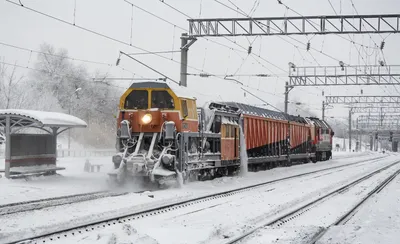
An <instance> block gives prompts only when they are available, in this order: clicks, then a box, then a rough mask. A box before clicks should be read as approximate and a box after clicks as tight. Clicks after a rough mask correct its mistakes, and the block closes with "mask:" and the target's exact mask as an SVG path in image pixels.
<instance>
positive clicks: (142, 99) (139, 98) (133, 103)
mask: <svg viewBox="0 0 400 244" xmlns="http://www.w3.org/2000/svg"><path fill="white" fill-rule="evenodd" d="M148 97H149V94H148V92H147V91H144V90H134V91H132V92H131V93H130V94H129V95H128V96H127V97H126V99H125V105H124V108H125V109H147V108H148V107H149V100H148Z"/></svg>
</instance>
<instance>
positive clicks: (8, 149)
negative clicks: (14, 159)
mask: <svg viewBox="0 0 400 244" xmlns="http://www.w3.org/2000/svg"><path fill="white" fill-rule="evenodd" d="M5 133H6V155H5V156H6V157H5V168H4V170H5V172H4V173H5V176H6V178H10V168H11V165H10V162H11V118H10V116H7V117H6V128H5Z"/></svg>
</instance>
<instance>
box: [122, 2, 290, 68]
mask: <svg viewBox="0 0 400 244" xmlns="http://www.w3.org/2000/svg"><path fill="white" fill-rule="evenodd" d="M124 1H126V0H124ZM160 1H161V0H160ZM161 2H163V3H164V4H166V3H165V1H161ZM166 6H168V7H170V8H171V9H173V10H175V11H177V12H178V13H180V14H182V15H184V16H185V17H187V18H189V19H192V17H190V16H189V15H188V14H186V13H183V12H182V11H180V10H178V9H177V8H175V7H173V6H172V5H170V4H166ZM225 6H226V5H225ZM235 11H237V10H235ZM240 14H242V15H243V14H246V13H240ZM186 31H187V30H186ZM223 38H224V39H226V40H228V41H229V42H232V43H233V44H235V45H236V46H238V47H240V48H242V49H243V50H246V53H247V52H248V48H246V47H243V46H241V45H240V44H238V43H237V42H235V41H232V40H230V39H229V38H227V37H223ZM204 39H205V40H208V41H211V39H207V38H204ZM214 42H215V41H214ZM253 42H254V41H253ZM235 50H237V51H240V52H243V51H242V50H238V49H235ZM251 55H255V54H252V53H251ZM255 56H256V57H258V58H260V59H261V60H263V61H264V62H266V63H268V64H270V65H272V66H274V67H275V68H277V69H279V70H282V71H284V72H287V70H285V69H282V68H281V67H279V66H277V65H276V64H274V63H272V62H270V61H268V60H267V59H265V58H263V57H261V55H260V54H258V55H255ZM256 61H257V62H258V63H259V64H261V63H260V61H258V60H256ZM268 70H269V71H270V72H272V71H271V70H270V69H268Z"/></svg>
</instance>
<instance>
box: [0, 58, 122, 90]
mask: <svg viewBox="0 0 400 244" xmlns="http://www.w3.org/2000/svg"><path fill="white" fill-rule="evenodd" d="M0 64H4V65H8V66H14V67H18V68H22V69H29V70H33V71H37V72H43V70H41V69H36V68H31V67H27V66H22V65H18V64H16V63H15V64H12V63H8V62H4V61H0ZM55 74H56V75H59V76H61V75H60V74H58V73H55ZM62 76H65V77H72V78H76V77H74V76H71V75H68V74H64V75H62ZM82 81H86V82H95V81H93V80H87V79H82ZM97 83H98V82H96V84H97ZM101 84H104V85H107V86H112V87H116V88H122V89H126V87H120V86H116V85H113V84H109V83H101Z"/></svg>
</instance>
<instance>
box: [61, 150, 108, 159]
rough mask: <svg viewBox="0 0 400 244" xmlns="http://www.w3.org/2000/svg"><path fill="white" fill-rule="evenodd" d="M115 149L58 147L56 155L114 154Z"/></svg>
mask: <svg viewBox="0 0 400 244" xmlns="http://www.w3.org/2000/svg"><path fill="white" fill-rule="evenodd" d="M115 153H116V150H115V149H97V150H68V149H58V150H57V157H58V158H64V157H106V156H113V155H115Z"/></svg>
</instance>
